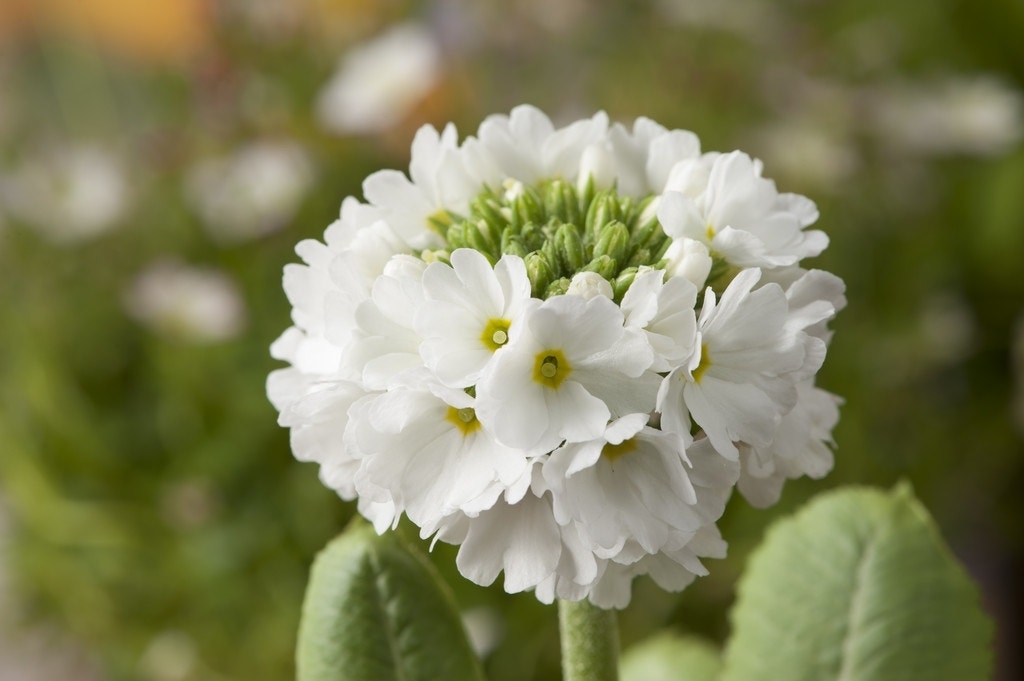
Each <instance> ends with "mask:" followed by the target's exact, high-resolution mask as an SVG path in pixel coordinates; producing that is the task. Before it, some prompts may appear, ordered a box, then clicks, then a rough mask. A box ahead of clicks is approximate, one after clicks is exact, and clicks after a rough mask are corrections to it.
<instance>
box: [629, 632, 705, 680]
mask: <svg viewBox="0 0 1024 681" xmlns="http://www.w3.org/2000/svg"><path fill="white" fill-rule="evenodd" d="M721 669H722V656H721V653H719V651H718V648H716V647H715V646H714V645H712V644H711V643H709V642H708V641H705V640H704V639H700V638H695V637H692V636H680V635H679V634H676V633H673V632H669V631H665V632H662V633H660V634H657V635H655V636H652V637H651V638H648V639H646V640H644V641H641V642H640V643H638V644H636V645H633V646H631V647H630V648H629V649H628V650H626V652H625V653H623V655H622V663H621V665H620V676H621V681H715V679H717V678H718V674H719V672H720V671H721Z"/></svg>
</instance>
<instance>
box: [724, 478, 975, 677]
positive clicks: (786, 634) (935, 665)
mask: <svg viewBox="0 0 1024 681" xmlns="http://www.w3.org/2000/svg"><path fill="white" fill-rule="evenodd" d="M732 623H733V635H732V638H731V639H730V641H729V643H728V645H727V647H726V651H725V669H724V673H723V675H722V677H721V678H722V681H763V680H764V679H780V680H781V679H785V681H897V680H899V681H916V680H918V679H922V680H923V679H928V681H947V680H948V681H983V680H985V679H989V678H990V676H991V651H990V647H991V638H992V627H991V624H990V623H989V621H988V619H987V618H986V617H985V615H984V614H983V613H982V611H981V609H980V607H979V598H978V593H977V590H976V588H975V587H974V585H973V583H972V582H971V581H970V580H969V579H968V577H967V575H966V574H965V573H964V571H963V569H962V568H961V567H960V565H959V564H958V563H957V562H956V560H955V559H954V558H953V557H952V556H951V554H950V552H949V550H948V549H947V548H946V546H945V544H944V543H943V541H942V539H941V537H940V536H939V534H938V532H937V530H936V528H935V525H934V523H933V521H932V519H931V517H930V516H929V515H928V512H927V511H926V510H925V509H924V507H923V506H921V504H920V503H919V502H918V501H917V500H916V499H915V498H914V496H913V493H912V492H911V490H910V488H909V486H906V485H901V486H898V487H897V488H896V489H895V490H893V491H892V492H884V491H880V490H872V489H864V488H856V489H843V490H839V491H837V492H833V493H830V494H827V495H823V496H822V497H820V498H819V499H817V500H815V501H813V502H811V503H810V504H809V505H808V506H807V507H806V508H804V509H803V510H801V511H800V512H799V513H797V514H796V515H795V516H793V517H791V518H787V519H784V520H781V521H779V522H778V523H776V525H775V526H773V527H772V528H771V529H770V530H769V532H768V536H767V538H766V540H765V542H764V544H763V545H762V546H761V547H760V548H759V549H758V550H757V551H756V552H755V553H754V555H753V556H752V557H751V559H750V564H749V566H748V567H747V571H746V573H745V575H744V577H743V579H742V580H741V582H740V585H739V595H738V600H737V603H736V606H735V607H734V609H733V612H732Z"/></svg>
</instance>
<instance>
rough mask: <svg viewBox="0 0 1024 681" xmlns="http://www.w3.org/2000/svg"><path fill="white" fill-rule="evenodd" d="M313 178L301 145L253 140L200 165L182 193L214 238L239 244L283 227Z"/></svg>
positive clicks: (307, 158) (311, 168)
mask: <svg viewBox="0 0 1024 681" xmlns="http://www.w3.org/2000/svg"><path fill="white" fill-rule="evenodd" d="M312 182H313V165H312V163H311V162H310V159H309V157H308V155H307V154H306V152H305V150H304V149H303V148H302V147H300V146H299V145H297V144H294V143H292V142H254V143H252V144H249V145H247V146H244V147H242V148H240V149H238V150H236V151H235V152H234V153H232V154H231V155H228V156H222V157H218V158H210V159H206V160H204V161H201V162H200V163H198V164H197V165H196V166H194V167H193V168H192V169H191V170H190V171H189V173H188V176H187V178H186V180H185V193H186V195H187V197H188V199H189V200H190V201H191V203H192V205H193V206H194V208H195V210H196V211H197V212H198V213H199V215H200V216H201V217H202V219H203V222H204V224H205V225H206V228H207V230H208V232H209V233H210V235H211V236H212V237H213V238H214V239H217V240H218V241H221V242H239V241H246V240H249V239H254V238H257V237H260V236H264V235H266V234H269V233H271V232H273V231H276V230H278V229H280V228H282V227H283V226H285V225H286V224H287V223H288V222H289V221H290V220H291V219H292V217H293V216H294V215H295V211H296V210H298V208H299V205H300V204H301V202H302V199H303V197H304V196H305V195H306V192H307V191H308V190H309V188H310V185H311V184H312Z"/></svg>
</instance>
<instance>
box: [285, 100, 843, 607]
mask: <svg viewBox="0 0 1024 681" xmlns="http://www.w3.org/2000/svg"><path fill="white" fill-rule="evenodd" d="M364 191H365V195H366V200H367V202H366V203H362V202H360V201H358V200H356V199H353V198H348V199H346V200H345V202H344V203H343V204H342V211H341V217H340V219H339V220H338V221H337V222H336V223H335V224H333V225H332V226H331V227H330V228H328V230H327V232H326V234H325V240H324V241H325V242H324V243H320V242H316V241H307V242H303V243H302V244H300V245H299V248H298V253H299V255H300V257H302V259H303V260H304V262H305V264H303V265H290V266H288V268H287V269H286V272H285V290H286V292H287V294H288V296H289V300H290V301H291V302H292V304H293V307H294V310H293V316H292V318H293V322H294V325H293V326H292V327H291V328H290V329H288V330H287V331H285V333H284V334H283V335H282V337H281V338H280V339H279V340H278V341H277V342H276V343H275V345H274V346H273V354H274V356H275V357H278V358H279V359H283V360H285V361H287V362H289V363H290V365H291V366H290V367H288V368H285V369H280V370H278V371H275V372H274V373H273V374H272V375H271V377H270V380H269V381H268V391H269V394H270V398H271V401H272V402H273V403H274V405H275V406H276V407H277V408H278V409H279V411H280V412H281V419H280V422H281V424H282V425H284V426H287V427H289V428H291V430H292V446H293V449H294V451H295V456H296V457H297V458H299V459H301V460H304V461H316V462H318V463H319V464H320V465H321V478H322V479H323V481H324V482H325V484H327V485H329V486H330V487H332V488H333V489H335V490H337V491H338V493H339V494H340V495H341V496H342V497H343V498H346V499H358V502H359V510H360V512H361V513H362V514H363V515H365V516H366V517H367V518H369V519H370V520H371V521H373V523H374V525H375V527H376V528H377V529H378V531H381V532H383V531H385V530H386V529H387V528H389V527H393V526H394V525H396V524H397V523H398V521H399V519H400V518H401V516H402V515H405V516H407V517H408V518H409V519H410V520H411V521H412V522H414V523H415V524H416V525H417V526H419V527H420V530H421V534H422V536H423V537H425V538H426V537H433V538H434V539H435V540H440V541H444V542H448V543H452V544H456V545H459V547H460V548H459V553H458V559H457V565H458V568H459V570H460V572H461V573H462V574H463V575H464V576H466V577H467V578H469V579H471V580H473V581H475V582H477V583H480V584H490V583H491V582H493V581H494V580H495V579H497V577H498V575H499V574H500V573H502V572H504V584H505V588H506V589H507V590H508V591H510V592H514V591H523V590H530V589H532V590H535V593H536V595H537V597H538V598H539V599H541V600H543V601H550V600H552V599H555V598H559V599H570V600H579V599H583V598H589V599H590V600H591V601H592V602H594V603H595V604H597V605H599V606H602V607H623V606H625V605H626V604H627V603H628V602H629V598H630V596H629V594H630V584H631V581H632V579H633V578H634V577H635V576H637V575H641V574H649V575H650V576H651V577H652V578H653V579H654V580H655V581H656V582H658V583H659V584H660V585H662V586H663V587H665V588H667V589H672V590H678V589H681V588H683V587H684V586H686V585H687V584H689V583H690V582H691V581H692V580H693V579H694V578H695V577H696V576H698V575H701V574H705V573H706V568H705V567H704V565H703V563H702V562H701V558H706V557H721V556H722V555H724V551H725V544H724V542H723V541H722V538H721V536H720V534H719V532H718V530H717V528H716V526H715V523H716V521H717V520H718V518H719V517H720V516H721V514H722V512H723V509H724V507H725V502H726V501H727V500H728V498H729V496H730V494H731V492H732V489H733V488H734V487H736V486H737V484H739V490H740V492H741V493H742V494H744V495H746V496H748V498H750V499H751V501H752V502H753V503H756V504H758V505H764V504H766V503H771V502H772V501H774V500H775V499H776V498H777V497H778V494H779V491H780V489H781V486H782V483H783V482H784V480H785V479H787V478H793V477H798V476H801V475H805V474H806V475H812V476H815V477H819V476H821V475H823V474H824V473H825V472H827V470H828V468H829V466H830V464H831V450H830V449H829V447H830V445H831V428H832V427H833V425H834V424H835V422H836V412H835V405H836V404H837V398H835V397H834V396H831V395H830V394H828V393H826V392H825V391H823V390H821V389H820V388H817V387H816V386H815V385H814V375H815V373H816V372H817V370H818V368H819V367H820V366H821V363H822V361H823V359H824V354H825V348H826V345H827V342H828V340H829V338H830V334H829V332H828V330H827V328H826V327H825V324H826V322H827V321H828V320H829V319H830V318H831V317H832V316H833V315H834V314H835V312H836V310H837V309H839V308H840V307H841V306H842V304H843V303H844V300H843V298H842V282H841V281H840V280H838V279H837V278H836V277H834V276H832V275H829V274H827V273H824V272H819V271H814V270H812V271H810V272H808V271H806V270H803V269H801V268H800V267H799V265H798V263H799V261H800V260H801V259H802V258H805V257H810V256H813V255H817V254H818V253H820V252H821V251H822V250H823V249H824V248H825V246H826V245H827V239H826V238H825V235H824V234H823V233H822V232H819V231H816V230H808V229H806V228H807V227H808V226H809V225H810V224H811V223H813V222H814V220H815V219H816V217H817V211H816V209H815V208H814V205H813V204H812V203H811V202H810V201H809V200H808V199H806V198H803V197H798V196H795V195H789V194H780V193H778V192H777V191H776V189H775V185H774V184H773V183H772V182H771V181H770V180H768V179H766V178H764V177H762V169H761V164H760V162H758V161H755V160H753V159H750V158H749V157H748V156H746V155H744V154H742V153H741V152H733V153H732V154H717V153H710V154H708V153H705V154H702V153H701V150H700V144H699V141H698V140H697V137H696V136H695V135H694V134H693V133H690V132H686V131H679V130H674V131H670V130H666V129H665V128H663V127H661V126H660V125H658V124H657V123H654V122H653V121H650V120H647V119H639V120H637V121H636V122H635V124H634V125H633V126H632V127H631V128H627V127H624V126H622V125H619V124H613V125H609V122H608V119H607V116H605V114H604V113H599V114H597V115H595V116H593V117H592V118H589V119H584V120H581V121H577V122H575V123H572V124H570V125H568V126H565V127H561V128H559V127H556V126H555V125H554V124H553V123H552V122H551V120H550V119H549V118H548V117H547V116H546V115H544V114H543V113H542V112H540V111H538V110H537V109H535V108H533V107H529V106H521V107H517V108H516V109H514V110H513V111H512V112H511V113H510V114H509V115H507V116H504V115H501V116H493V117H491V118H488V119H487V120H485V121H484V122H483V124H482V125H481V126H480V129H479V131H478V133H477V134H476V135H475V136H472V137H469V138H467V139H465V140H463V141H462V142H459V141H458V137H457V133H456V131H455V129H454V127H453V126H448V127H447V128H445V130H444V131H443V133H438V132H437V131H436V130H435V129H433V128H431V127H429V126H428V127H425V128H424V129H423V130H421V131H420V133H419V134H418V135H417V136H416V140H415V142H414V144H413V147H412V161H411V164H410V172H409V174H408V175H406V174H403V173H399V172H397V171H381V172H378V173H375V174H373V175H371V176H370V177H368V178H367V179H366V181H365V183H364Z"/></svg>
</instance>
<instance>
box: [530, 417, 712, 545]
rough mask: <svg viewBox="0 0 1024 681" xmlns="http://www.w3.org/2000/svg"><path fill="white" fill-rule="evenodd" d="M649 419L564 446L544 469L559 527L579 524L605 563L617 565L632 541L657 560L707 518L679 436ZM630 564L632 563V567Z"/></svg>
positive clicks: (623, 422) (628, 421)
mask: <svg viewBox="0 0 1024 681" xmlns="http://www.w3.org/2000/svg"><path fill="white" fill-rule="evenodd" d="M648 418H649V414H629V415H627V416H624V417H622V418H620V419H616V420H615V421H612V422H611V423H610V424H609V425H608V427H607V429H606V431H605V433H604V434H603V435H602V436H601V437H599V438H596V439H594V440H591V441H589V442H577V443H570V442H567V443H566V444H564V445H562V446H561V447H559V448H558V449H556V450H555V451H554V452H552V454H551V457H550V458H549V459H548V460H547V461H546V462H545V464H544V469H543V472H544V480H545V482H546V483H547V485H548V487H549V488H550V489H551V491H552V499H553V503H554V513H555V520H557V521H558V523H559V524H560V525H567V524H569V523H570V522H575V523H577V525H578V526H579V527H580V528H581V529H582V530H583V533H584V535H585V536H586V537H587V538H588V539H589V541H590V542H591V548H592V550H593V551H594V554H595V555H596V556H597V557H599V558H615V557H617V556H620V555H621V554H622V553H623V549H624V547H625V546H626V543H627V542H635V543H636V545H637V546H638V548H639V549H641V550H642V552H643V554H651V553H657V552H658V551H660V550H661V549H662V548H664V546H665V545H666V544H667V543H668V541H669V538H670V536H671V535H672V534H673V533H675V532H679V531H682V532H694V531H696V530H697V528H699V527H700V526H701V525H703V524H705V522H706V519H703V518H701V517H700V514H699V511H697V510H695V509H694V504H695V503H696V501H697V498H696V493H695V492H694V490H693V485H691V484H690V479H689V477H688V476H687V473H686V465H687V461H686V458H685V454H684V451H683V448H681V447H679V446H678V441H677V439H676V438H675V437H673V436H672V435H670V434H668V433H664V432H662V431H660V430H657V429H654V428H650V427H646V424H647V420H648ZM629 562H632V561H629Z"/></svg>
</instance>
